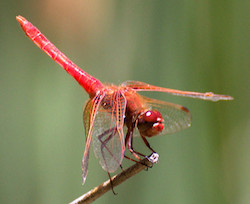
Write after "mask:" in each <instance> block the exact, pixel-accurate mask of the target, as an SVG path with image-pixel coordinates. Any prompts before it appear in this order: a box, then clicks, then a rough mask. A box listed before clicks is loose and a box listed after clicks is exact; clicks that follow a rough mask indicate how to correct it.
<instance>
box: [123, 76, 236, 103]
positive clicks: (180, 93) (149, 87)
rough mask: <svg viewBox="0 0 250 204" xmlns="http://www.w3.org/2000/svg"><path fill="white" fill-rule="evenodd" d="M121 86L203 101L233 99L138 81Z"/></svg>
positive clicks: (127, 82)
mask: <svg viewBox="0 0 250 204" xmlns="http://www.w3.org/2000/svg"><path fill="white" fill-rule="evenodd" d="M122 86H127V87H130V88H132V89H135V90H136V91H159V92H165V93H168V94H172V95H177V96H184V97H191V98H199V99H203V100H210V101H219V100H233V97H231V96H227V95H219V94H214V93H213V92H206V93H199V92H192V91H180V90H176V89H169V88H163V87H158V86H153V85H150V84H146V83H144V82H140V81H126V82H124V83H122Z"/></svg>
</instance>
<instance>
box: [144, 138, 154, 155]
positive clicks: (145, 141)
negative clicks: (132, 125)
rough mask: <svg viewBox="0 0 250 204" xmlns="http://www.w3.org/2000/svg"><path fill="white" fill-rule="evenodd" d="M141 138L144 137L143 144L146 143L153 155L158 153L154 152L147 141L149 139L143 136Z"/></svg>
mask: <svg viewBox="0 0 250 204" xmlns="http://www.w3.org/2000/svg"><path fill="white" fill-rule="evenodd" d="M141 137H142V139H143V142H144V143H145V145H146V146H147V147H148V148H149V149H150V150H151V151H152V152H153V153H156V151H154V150H153V149H152V147H151V146H150V144H149V142H148V141H147V139H146V138H145V137H144V136H142V135H141Z"/></svg>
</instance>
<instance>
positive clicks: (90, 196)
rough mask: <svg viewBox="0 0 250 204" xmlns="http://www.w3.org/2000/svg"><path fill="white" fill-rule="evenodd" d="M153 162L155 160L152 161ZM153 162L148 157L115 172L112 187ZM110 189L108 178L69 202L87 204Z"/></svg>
mask: <svg viewBox="0 0 250 204" xmlns="http://www.w3.org/2000/svg"><path fill="white" fill-rule="evenodd" d="M154 163H155V162H154ZM152 165H153V163H152V162H150V161H149V160H148V159H146V158H145V159H143V160H142V161H141V163H136V164H134V165H133V166H131V167H129V168H127V169H126V170H124V171H122V172H121V173H120V174H117V175H115V176H113V177H112V184H113V187H115V186H117V185H119V184H121V183H122V182H124V181H126V180H127V179H129V178H130V177H132V176H134V175H135V174H137V173H139V172H140V171H142V170H143V169H145V168H148V167H150V166H152ZM109 190H111V184H110V180H107V181H105V182H104V183H102V184H101V185H99V186H97V187H95V188H93V189H92V190H90V191H89V192H87V193H85V194H84V195H82V196H80V197H79V198H77V199H75V200H74V201H72V202H71V203H70V204H83V203H84V204H88V203H92V202H93V201H95V200H96V199H97V198H99V197H100V196H102V195H103V194H104V193H106V192H108V191H109Z"/></svg>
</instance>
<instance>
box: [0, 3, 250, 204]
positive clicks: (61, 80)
mask: <svg viewBox="0 0 250 204" xmlns="http://www.w3.org/2000/svg"><path fill="white" fill-rule="evenodd" d="M249 9H250V5H249V1H244V0H239V1H236V0H234V1H232V0H229V1H223V0H221V1H218V0H200V1H194V0H190V1H183V0H166V1H152V0H144V1H139V0H136V1H130V0H127V1H125V0H120V1H115V0H107V1H103V0H92V1H90V0H75V1H69V0H44V1H35V0H26V1H17V0H10V1H4V0H0V69H1V72H0V94H1V95H0V124H1V126H0V203H11V204H12V203H26V204H28V203H36V204H40V203H68V202H70V201H72V200H73V199H75V198H77V197H78V196H80V195H81V194H83V193H84V192H87V191H88V190H89V189H91V188H93V187H94V186H96V185H98V184H100V183H101V182H103V181H104V180H107V179H108V177H107V175H106V173H105V172H104V171H103V170H102V169H101V167H100V166H99V164H98V162H97V160H96V159H95V158H94V156H93V154H91V158H90V166H89V175H88V178H87V182H86V184H85V185H84V186H82V185H81V158H82V154H83V150H84V145H85V141H84V129H83V124H82V104H83V103H84V101H86V100H87V98H88V96H87V94H86V93H85V92H84V91H83V89H82V88H81V87H80V86H79V85H78V84H77V83H76V82H74V80H73V79H72V78H71V77H70V76H68V75H67V74H66V73H65V71H63V70H62V69H61V68H60V67H59V66H58V65H57V64H56V63H55V62H53V60H51V59H50V58H49V57H48V56H47V55H46V54H44V53H43V52H41V50H39V49H38V48H37V47H36V46H35V45H34V44H33V43H32V42H31V41H30V40H29V39H28V38H27V37H26V36H25V35H24V33H23V31H22V30H21V28H20V27H19V25H18V23H17V22H16V21H15V16H16V15H23V16H24V17H26V18H27V19H28V20H30V21H31V22H32V23H33V24H34V25H36V26H37V27H38V28H39V29H40V30H41V31H42V32H43V33H44V34H45V35H46V36H47V37H48V38H49V39H50V40H51V41H52V42H53V43H55V44H56V46H57V47H58V48H59V49H60V50H62V51H63V52H64V53H65V54H66V55H67V56H69V57H70V58H71V59H72V60H73V61H74V62H75V63H76V64H78V65H79V66H80V67H82V68H84V69H85V70H86V71H87V72H88V73H90V74H92V75H93V76H95V77H97V78H98V79H100V80H101V81H106V82H109V83H115V84H119V83H121V82H123V81H125V80H128V79H130V80H138V81H144V82H147V83H151V84H154V85H158V86H163V87H169V88H176V89H181V90H192V91H200V92H205V91H213V92H215V93H223V94H228V95H232V96H234V97H235V100H234V101H229V102H218V103H213V102H206V101H200V100H194V99H185V98H181V97H173V96H168V95H166V94H160V93H157V94H153V95H151V96H152V97H155V98H158V99H162V100H168V101H171V102H175V103H180V104H182V105H184V106H186V107H188V108H189V109H190V110H191V112H192V115H193V124H192V127H191V128H189V129H187V130H185V131H183V132H180V133H177V134H175V135H172V136H161V137H155V138H152V139H151V140H150V143H151V145H152V147H153V148H154V149H156V150H157V151H158V153H159V155H160V160H159V163H158V164H157V165H155V166H154V168H152V169H150V170H149V171H147V172H146V171H144V172H142V173H140V174H139V175H136V176H135V177H133V178H131V179H130V180H128V181H126V182H125V183H123V184H122V185H120V186H119V187H117V188H115V191H116V192H117V193H118V195H117V196H114V195H113V194H112V193H111V192H109V193H107V194H105V195H104V196H103V197H101V198H100V199H98V200H97V201H96V203H109V204H111V203H119V204H120V203H126V204H127V203H171V204H182V203H183V204H184V203H185V204H194V203H195V204H200V203H203V204H211V203H213V204H215V203H218V204H224V203H229V204H235V203H237V204H246V203H250V174H249V172H250V117H249V115H250V114H249V99H250V92H249V87H250V86H249V67H250V60H249V59H250V58H249V56H250V51H249V50H250V46H249V45H250V38H249V36H250V32H249V27H250V25H249V24H250V21H249V17H250V15H249ZM136 140H137V141H136V149H138V150H140V151H144V152H146V149H145V147H144V145H143V144H142V142H141V139H139V138H138V139H136ZM128 165H131V163H129V162H128V161H125V164H124V166H128Z"/></svg>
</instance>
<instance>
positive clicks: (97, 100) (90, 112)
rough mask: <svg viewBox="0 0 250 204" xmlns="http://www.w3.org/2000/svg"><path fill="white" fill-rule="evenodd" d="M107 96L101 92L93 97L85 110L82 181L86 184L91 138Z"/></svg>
mask: <svg viewBox="0 0 250 204" xmlns="http://www.w3.org/2000/svg"><path fill="white" fill-rule="evenodd" d="M104 97H105V94H104V93H102V92H100V93H99V94H97V95H96V96H95V97H94V98H93V99H91V100H89V101H88V103H87V105H86V108H85V110H84V115H83V119H84V126H85V134H86V145H85V150H84V154H83V158H82V183H83V184H84V183H85V181H86V177H87V174H88V162H89V149H90V143H91V138H92V135H93V127H94V123H95V119H96V115H97V113H98V109H99V108H100V104H101V102H102V100H103V98H104Z"/></svg>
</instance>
